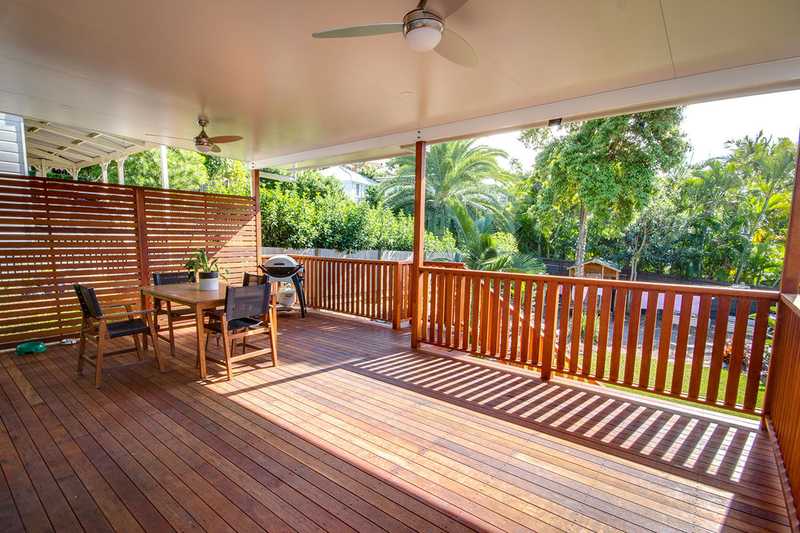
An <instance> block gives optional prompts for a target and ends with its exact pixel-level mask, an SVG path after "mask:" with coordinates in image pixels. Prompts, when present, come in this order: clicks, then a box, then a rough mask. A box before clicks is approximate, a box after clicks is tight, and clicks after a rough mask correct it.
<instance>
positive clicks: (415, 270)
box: [410, 141, 427, 348]
mask: <svg viewBox="0 0 800 533" xmlns="http://www.w3.org/2000/svg"><path fill="white" fill-rule="evenodd" d="M426 148H427V143H426V142H425V141H417V144H416V160H415V167H416V168H415V172H414V246H413V254H412V256H411V287H410V288H411V347H412V348H416V347H418V346H419V334H420V329H421V328H422V320H423V316H422V298H423V295H422V294H421V292H422V291H421V290H420V286H419V282H420V269H421V268H422V265H423V263H424V262H425V163H426V160H427V155H426V151H425V149H426Z"/></svg>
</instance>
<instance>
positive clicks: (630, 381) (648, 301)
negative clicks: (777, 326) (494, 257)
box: [418, 266, 778, 413]
mask: <svg viewBox="0 0 800 533" xmlns="http://www.w3.org/2000/svg"><path fill="white" fill-rule="evenodd" d="M420 275H421V278H422V279H421V280H420V281H421V283H420V285H421V291H422V293H421V294H422V298H421V301H422V302H423V309H422V313H421V317H422V322H421V324H420V331H419V332H418V334H419V339H420V341H421V342H425V343H429V344H433V345H437V346H442V347H446V348H450V349H455V350H461V351H465V352H469V353H473V354H476V355H480V356H486V357H493V358H496V359H500V360H503V361H507V362H512V363H517V364H522V365H528V366H533V367H538V368H539V369H540V370H541V372H542V375H543V377H544V378H545V379H546V378H549V376H550V373H551V372H554V371H555V372H559V373H563V374H567V375H572V376H578V377H582V378H586V379H587V380H594V381H599V382H606V383H612V384H615V385H619V386H622V387H627V388H633V389H639V390H642V391H646V392H650V393H655V394H657V395H664V396H670V397H673V398H680V399H684V400H689V401H693V402H698V403H703V404H706V405H713V406H717V407H722V408H727V409H731V410H734V411H739V412H746V413H759V412H760V411H761V405H762V398H761V396H762V394H761V392H762V391H763V383H762V367H763V366H764V365H763V363H764V360H765V355H766V348H767V342H766V341H767V338H768V333H769V331H768V327H769V324H768V323H769V320H768V319H769V316H770V313H771V312H772V308H773V307H774V306H775V305H776V303H777V301H778V293H777V292H772V291H755V290H743V289H731V288H722V287H705V286H689V285H663V284H653V283H640V282H628V281H616V280H600V279H591V278H566V277H555V276H531V275H523V274H512V273H498V272H484V271H476V270H458V269H451V268H440V267H433V266H425V267H423V268H422V269H421V270H420Z"/></svg>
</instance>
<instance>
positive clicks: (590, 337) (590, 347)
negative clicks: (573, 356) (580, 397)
mask: <svg viewBox="0 0 800 533" xmlns="http://www.w3.org/2000/svg"><path fill="white" fill-rule="evenodd" d="M596 316H597V287H595V286H594V285H589V286H588V287H586V332H585V333H584V336H583V361H581V375H583V376H588V375H589V374H590V373H591V371H592V353H593V352H594V321H595V317H596Z"/></svg>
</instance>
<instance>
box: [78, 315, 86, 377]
mask: <svg viewBox="0 0 800 533" xmlns="http://www.w3.org/2000/svg"><path fill="white" fill-rule="evenodd" d="M85 353H86V330H85V329H84V328H83V327H82V328H81V340H80V344H79V345H78V375H81V374H83V355H84V354H85Z"/></svg>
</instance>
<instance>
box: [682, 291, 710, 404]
mask: <svg viewBox="0 0 800 533" xmlns="http://www.w3.org/2000/svg"><path fill="white" fill-rule="evenodd" d="M710 316H711V296H709V295H707V294H704V295H702V296H701V297H700V309H699V310H698V312H697V325H696V326H695V335H694V352H693V353H692V375H691V377H690V378H689V394H688V397H689V398H690V399H692V400H697V399H699V397H700V384H701V383H702V378H703V365H704V363H705V359H706V344H707V343H708V325H709V320H710Z"/></svg>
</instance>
